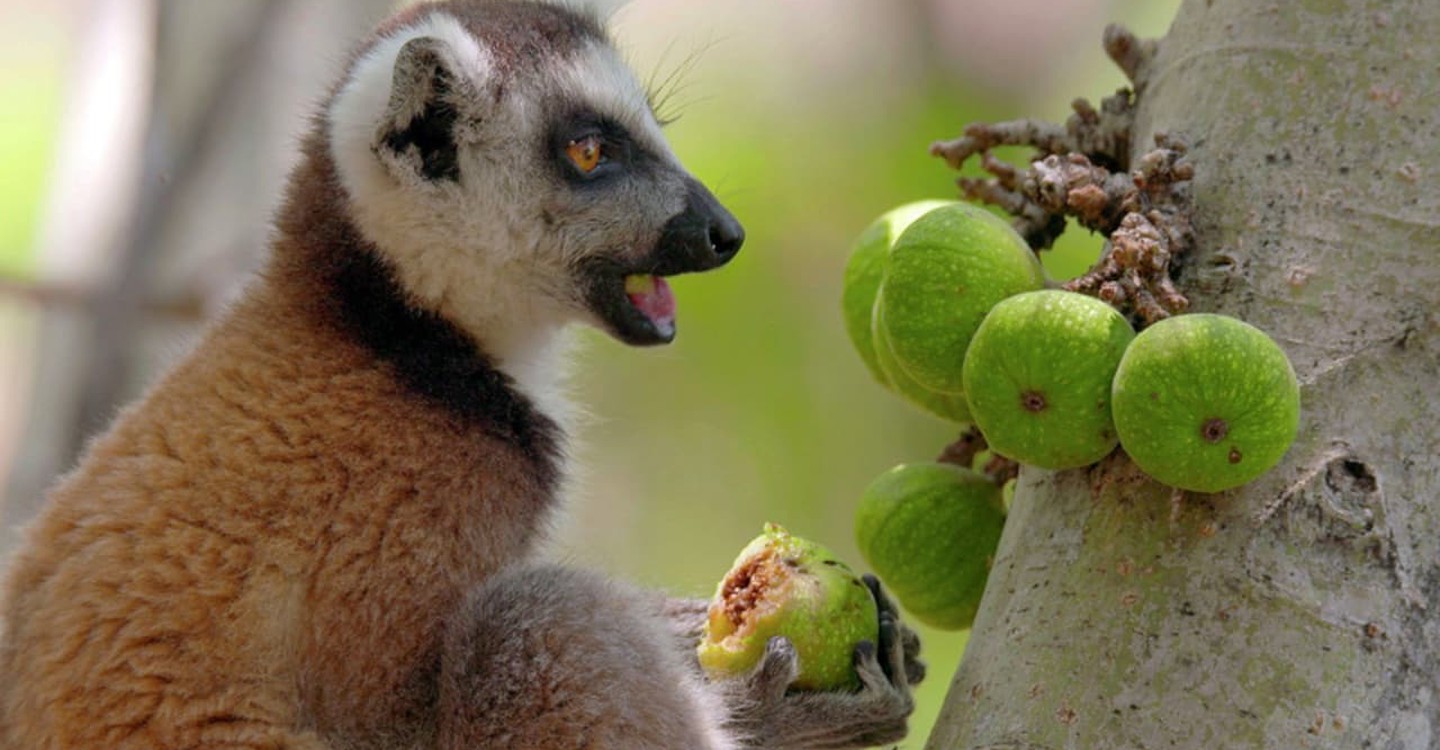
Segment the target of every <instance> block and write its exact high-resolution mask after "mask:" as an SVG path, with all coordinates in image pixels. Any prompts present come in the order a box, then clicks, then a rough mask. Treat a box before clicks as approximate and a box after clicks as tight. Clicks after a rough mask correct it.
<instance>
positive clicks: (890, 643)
mask: <svg viewBox="0 0 1440 750" xmlns="http://www.w3.org/2000/svg"><path fill="white" fill-rule="evenodd" d="M865 584H866V585H867V586H868V587H869V588H870V591H871V592H872V593H873V594H874V595H875V602H876V604H877V606H878V609H879V617H880V629H879V638H878V639H877V641H878V642H875V643H872V642H870V641H864V642H861V643H860V644H858V645H857V646H856V647H855V672H856V674H857V675H859V677H860V682H861V687H860V689H859V691H857V692H853V693H852V692H800V691H792V690H790V685H791V684H792V683H793V682H794V680H795V677H796V675H797V674H799V670H800V665H799V660H798V658H797V655H796V653H795V647H794V646H793V645H792V644H791V643H790V641H789V640H788V639H786V638H784V637H782V636H776V637H774V638H771V639H770V641H769V643H767V644H766V648H765V655H764V657H763V658H762V659H761V660H760V663H759V664H758V665H757V666H756V667H755V668H754V669H753V670H752V671H751V672H750V674H748V675H746V676H745V677H743V678H740V679H738V680H734V681H731V682H728V683H725V684H724V685H722V688H723V689H724V690H725V692H726V698H727V701H728V704H729V706H730V708H731V711H732V714H731V716H732V725H731V726H732V729H733V730H734V731H735V732H736V733H737V734H739V735H740V736H741V737H742V738H744V739H745V740H746V743H747V746H748V747H754V748H770V749H772V750H779V749H781V748H786V749H789V750H800V749H801V748H859V747H872V746H875V745H883V744H886V743H890V742H896V741H898V740H900V739H902V738H904V736H905V734H906V731H907V729H908V720H909V717H910V713H911V712H912V711H913V710H914V709H915V701H914V699H913V697H912V696H911V693H910V688H911V686H913V685H916V684H918V683H919V682H920V681H921V680H922V679H924V677H925V665H924V663H923V662H921V661H920V660H919V655H920V638H919V636H917V635H916V634H915V632H914V631H913V630H911V629H910V628H908V627H906V626H905V624H904V623H903V622H901V621H900V616H899V612H898V611H897V609H896V608H895V604H894V603H893V602H892V601H891V600H890V598H889V597H888V596H887V595H886V594H885V592H884V590H883V589H882V588H881V587H880V582H879V581H878V580H876V578H875V577H874V576H870V575H867V576H865Z"/></svg>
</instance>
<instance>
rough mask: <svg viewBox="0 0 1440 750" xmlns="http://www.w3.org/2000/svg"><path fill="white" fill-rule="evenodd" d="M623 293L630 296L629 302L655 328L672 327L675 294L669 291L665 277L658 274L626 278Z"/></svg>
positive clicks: (673, 323) (673, 322)
mask: <svg viewBox="0 0 1440 750" xmlns="http://www.w3.org/2000/svg"><path fill="white" fill-rule="evenodd" d="M625 293H626V296H628V297H629V298H630V304H632V305H634V306H635V309H636V310H639V311H640V312H641V313H643V314H644V315H645V317H647V318H649V319H650V322H651V323H654V324H655V327H656V328H659V329H662V330H666V329H669V328H673V327H674V325H675V294H674V293H673V292H671V291H670V285H669V284H667V283H665V279H663V278H660V277H659V276H644V277H638V278H637V277H631V278H629V279H626V283H625Z"/></svg>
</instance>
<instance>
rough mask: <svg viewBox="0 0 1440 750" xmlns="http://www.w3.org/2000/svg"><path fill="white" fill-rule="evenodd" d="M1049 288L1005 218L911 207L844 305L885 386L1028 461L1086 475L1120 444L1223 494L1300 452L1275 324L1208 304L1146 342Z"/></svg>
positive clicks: (1117, 319)
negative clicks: (1293, 447) (1214, 310)
mask: <svg viewBox="0 0 1440 750" xmlns="http://www.w3.org/2000/svg"><path fill="white" fill-rule="evenodd" d="M1044 286H1045V279H1044V275H1043V272H1042V271H1041V270H1040V266H1039V263H1038V261H1036V259H1035V256H1034V253H1033V252H1031V250H1030V249H1029V246H1028V245H1027V244H1026V243H1025V241H1024V240H1023V239H1022V238H1021V237H1020V236H1019V235H1018V234H1016V233H1015V231H1014V230H1013V229H1011V228H1010V226H1009V225H1008V224H1007V223H1005V222H1004V221H1002V220H1001V219H999V218H998V217H996V216H994V215H992V214H990V213H988V212H986V211H984V210H982V209H979V208H976V207H972V206H969V205H966V204H961V203H941V204H932V203H926V204H912V205H910V206H902V207H901V208H899V209H896V210H894V211H891V212H890V213H887V214H886V215H885V216H882V217H881V218H880V219H879V220H877V221H876V222H875V223H874V224H872V225H871V227H870V228H869V229H867V230H866V231H865V233H864V234H862V235H861V237H860V239H859V241H858V242H857V243H856V246H855V249H854V251H853V252H852V255H851V261H850V265H849V267H848V268H847V273H846V290H845V296H844V297H843V298H842V307H843V308H844V312H845V315H846V324H847V330H849V331H850V334H851V337H852V340H853V341H854V342H855V345H856V348H857V350H858V351H859V352H860V356H861V358H862V359H863V360H865V362H866V363H867V365H868V366H869V367H870V369H871V371H872V373H874V374H875V376H876V378H877V379H878V380H880V382H882V383H884V384H886V385H888V386H889V387H890V388H891V389H893V390H895V391H897V392H899V393H900V394H901V395H903V396H906V397H907V398H908V399H909V400H911V401H913V402H915V403H917V404H919V405H920V406H922V407H925V408H927V409H928V410H930V411H932V412H934V413H936V414H939V415H940V416H943V417H946V418H949V419H952V420H954V421H968V422H973V423H974V425H975V426H976V427H977V428H978V429H979V431H980V432H981V434H983V435H984V436H985V440H986V442H987V444H988V445H989V448H990V449H991V450H992V451H994V452H995V453H996V454H999V455H1001V456H1004V457H1006V458H1010V459H1013V460H1015V461H1018V462H1020V463H1024V464H1030V465H1033V466H1038V467H1041V468H1045V469H1057V470H1058V469H1071V468H1077V467H1081V466H1087V465H1090V464H1093V463H1095V462H1096V461H1099V460H1100V459H1101V458H1104V457H1105V456H1106V455H1108V454H1109V453H1110V452H1111V451H1113V450H1114V449H1115V447H1116V445H1117V444H1118V445H1121V446H1123V447H1124V449H1125V451H1126V453H1128V454H1129V455H1130V456H1131V458H1132V459H1134V461H1135V463H1136V464H1137V465H1138V466H1139V467H1140V468H1141V469H1142V470H1144V471H1145V472H1146V473H1148V474H1150V475H1151V476H1152V477H1154V478H1155V479H1156V480H1158V481H1160V482H1162V483H1164V484H1167V485H1170V486H1173V487H1177V488H1180V489H1184V490H1192V491H1197V492H1220V491H1223V490H1226V489H1230V488H1233V487H1237V486H1239V485H1242V484H1245V483H1246V482H1249V481H1251V480H1253V479H1255V478H1256V477H1258V476H1260V475H1261V474H1263V473H1264V472H1266V471H1268V470H1269V469H1270V468H1272V467H1273V466H1274V465H1275V464H1276V463H1278V462H1279V461H1280V459H1281V458H1282V457H1283V456H1284V454H1285V452H1286V451H1287V450H1288V449H1289V446H1290V444H1291V443H1292V442H1293V441H1294V439H1295V435H1296V431H1297V429H1298V426H1299V404H1300V396H1299V387H1298V385H1297V382H1296V379H1295V373H1294V370H1293V369H1292V368H1291V366H1290V362H1289V360H1288V359H1287V358H1286V356H1285V353H1284V352H1283V351H1282V350H1281V349H1280V347H1279V346H1277V345H1276V344H1275V342H1274V341H1272V340H1271V339H1270V337H1269V336H1267V335H1265V334H1264V333H1263V332H1262V331H1260V330H1258V329H1256V328H1255V327H1253V326H1251V325H1249V324H1247V323H1244V322H1242V321H1239V320H1236V319H1234V318H1229V317H1225V316H1221V315H1214V314H1203V313H1195V314H1187V315H1179V316H1175V317H1171V318H1166V319H1164V320H1161V321H1159V322H1156V323H1154V324H1152V325H1150V326H1149V327H1148V328H1146V329H1145V330H1144V331H1143V332H1141V333H1140V334H1139V335H1138V336H1137V335H1136V334H1135V332H1134V330H1133V329H1132V328H1131V326H1130V324H1129V322H1128V321H1127V320H1126V319H1125V317H1124V316H1122V315H1121V314H1120V313H1119V312H1117V311H1116V310H1115V309H1114V308H1112V307H1111V306H1110V305H1108V304H1106V303H1105V302H1103V301H1101V300H1099V299H1096V298H1094V297H1090V296H1086V295H1082V294H1077V293H1073V292H1067V291H1062V290H1059V289H1046V288H1044ZM867 300H868V301H870V304H871V310H870V316H871V317H870V323H871V325H870V328H869V329H868V331H865V330H863V326H862V325H861V318H862V317H863V315H862V308H863V306H864V304H865V302H866V301H867ZM902 601H903V599H902Z"/></svg>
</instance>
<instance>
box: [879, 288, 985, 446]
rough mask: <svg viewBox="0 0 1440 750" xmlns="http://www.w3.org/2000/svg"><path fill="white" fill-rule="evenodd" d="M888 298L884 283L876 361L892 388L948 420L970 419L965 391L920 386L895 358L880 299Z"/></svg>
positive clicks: (880, 292) (960, 420) (921, 406)
mask: <svg viewBox="0 0 1440 750" xmlns="http://www.w3.org/2000/svg"><path fill="white" fill-rule="evenodd" d="M884 299H885V287H884V286H883V285H882V286H881V287H880V289H879V291H878V293H877V295H876V301H877V304H876V305H875V321H874V337H873V339H872V340H873V341H874V344H875V357H876V362H877V363H878V364H879V365H880V370H881V372H882V373H884V375H885V380H886V383H887V384H888V385H889V386H890V390H891V391H893V392H894V393H895V394H897V395H899V396H900V397H901V398H903V399H905V400H906V401H909V402H910V403H912V404H914V405H916V406H918V407H920V408H921V409H924V410H925V411H928V412H930V413H931V414H934V415H935V416H937V417H940V418H941V419H948V420H950V421H951V422H969V421H970V410H969V409H968V408H967V407H966V405H965V394H963V393H960V392H959V391H956V392H954V393H942V392H940V391H932V390H930V389H929V388H926V387H925V386H923V385H920V383H919V382H917V381H916V380H915V378H913V377H911V375H910V373H908V372H906V371H905V368H904V367H903V366H901V364H900V362H899V360H897V359H896V358H895V349H894V347H893V346H891V344H890V336H889V335H888V334H887V333H886V332H885V324H884V321H883V320H882V317H881V316H882V315H883V313H884V309H883V305H882V304H880V302H881V301H883V300H884Z"/></svg>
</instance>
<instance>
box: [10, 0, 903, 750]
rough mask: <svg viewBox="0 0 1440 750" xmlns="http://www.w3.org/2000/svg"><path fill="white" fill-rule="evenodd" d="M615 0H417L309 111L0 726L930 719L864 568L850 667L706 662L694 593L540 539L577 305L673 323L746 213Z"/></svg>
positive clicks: (310, 746) (249, 734)
mask: <svg viewBox="0 0 1440 750" xmlns="http://www.w3.org/2000/svg"><path fill="white" fill-rule="evenodd" d="M603 25H604V24H603V21H602V20H601V19H599V18H596V17H593V16H592V15H589V14H587V13H586V12H582V11H577V10H574V9H571V8H568V7H564V6H562V5H558V4H548V3H542V2H536V1H533V0H451V1H450V2H440V3H435V4H427V5H420V6H415V7H411V8H409V9H407V10H403V11H401V12H400V13H399V14H398V15H396V16H395V17H394V18H392V19H391V20H389V21H388V22H386V23H384V24H383V25H382V26H381V27H380V28H379V29H378V30H377V31H376V33H375V34H374V35H373V37H371V38H370V39H369V40H368V41H365V42H364V43H363V44H362V45H361V46H360V48H359V49H358V51H357V52H356V53H355V54H354V55H353V56H352V57H351V58H350V60H349V61H348V63H347V65H346V69H345V72H344V74H343V76H342V77H341V79H340V81H339V83H338V84H337V85H336V86H335V87H334V88H333V89H332V90H331V92H330V94H329V96H328V98H327V99H326V100H325V102H324V104H323V105H322V106H321V107H320V108H319V111H318V114H317V115H316V117H315V118H314V121H313V127H312V128H311V130H310V132H309V135H308V137H306V139H305V140H304V143H303V152H302V157H301V159H300V161H299V165H298V166H297V167H296V168H295V170H294V172H293V174H292V176H291V179H290V182H289V186H288V188H287V192H286V194H285V196H284V199H283V204H282V207H281V209H280V210H279V213H278V217H277V220H276V229H275V233H274V238H273V241H272V247H271V252H270V256H269V258H268V260H267V262H266V264H265V266H264V268H263V270H262V271H261V272H260V273H258V274H257V276H256V277H255V278H253V279H252V280H251V281H250V282H249V283H248V285H247V287H246V288H245V290H244V292H243V294H242V295H241V296H240V298H239V300H238V301H237V302H236V303H234V305H233V306H232V307H231V308H230V309H229V310H228V311H227V312H226V313H225V314H224V315H223V316H222V317H221V318H220V319H219V320H218V321H217V322H215V323H213V324H212V325H211V326H210V327H209V328H208V330H207V333H206V334H205V335H204V337H203V339H202V341H201V342H200V343H199V344H198V345H197V347H196V348H195V349H194V350H193V351H192V352H191V353H190V354H189V355H188V356H186V357H185V358H183V359H182V360H181V361H180V362H179V364H178V365H176V366H175V367H174V368H173V369H171V370H170V371H169V372H168V373H167V374H166V375H165V376H164V377H163V378H162V379H161V380H160V381H159V382H158V384H156V385H154V386H153V387H152V388H151V389H150V390H149V391H148V393H147V394H145V395H144V397H143V398H142V399H141V400H140V401H139V402H138V403H136V404H134V405H132V406H130V407H129V408H127V409H125V410H124V411H123V413H121V414H120V415H119V416H118V418H117V419H116V421H115V423H114V424H113V425H112V426H111V427H110V428H109V429H108V431H107V432H105V433H104V434H103V435H101V436H100V437H98V438H97V439H95V440H94V441H93V442H92V443H91V444H90V445H89V446H88V448H87V451H86V454H85V456H84V457H83V458H82V461H81V463H80V464H79V466H78V468H76V469H75V470H74V471H73V472H71V473H70V474H69V475H67V476H66V477H64V478H63V479H62V480H61V482H60V483H59V484H58V485H57V486H56V487H55V488H54V489H53V491H52V492H51V494H50V495H49V497H48V501H47V504H46V507H45V509H44V511H43V513H42V515H41V516H40V518H39V519H38V520H37V521H36V522H35V523H34V524H33V526H32V527H31V528H30V529H28V531H27V537H26V543H25V545H24V547H23V548H22V550H21V552H20V553H19V554H18V555H17V557H16V558H15V560H14V561H13V563H12V565H11V567H10V569H9V572H8V580H7V585H6V590H5V593H4V600H3V609H0V613H3V620H4V627H5V632H4V634H3V636H0V637H3V642H0V748H3V750H82V749H83V750H102V749H104V750H129V749H137V750H162V749H163V750H182V749H190V748H205V749H209V748H245V749H248V750H260V749H261V748H265V749H267V750H362V749H365V750H372V749H373V750H382V749H383V750H395V749H401V748H413V749H416V750H419V749H420V748H425V749H429V748H447V749H454V750H459V749H460V748H518V749H522V750H526V749H530V748H536V749H540V750H545V749H547V748H592V749H597V750H605V749H621V748H623V749H625V750H647V749H653V750H662V749H664V750H673V749H677V748H682V749H686V750H689V749H692V748H693V749H697V750H728V749H730V748H742V747H751V748H753V747H767V748H782V747H794V748H806V747H817V748H818V747H858V746H863V745H871V744H880V743H884V742H890V741H894V740H896V739H898V738H900V737H901V736H903V734H904V733H905V729H906V719H907V716H908V714H909V713H910V711H911V708H912V700H911V693H910V687H911V685H912V684H914V683H915V682H917V681H918V680H919V679H920V676H921V675H922V674H923V665H922V664H921V663H920V662H919V661H918V658H917V655H918V650H919V645H918V640H917V639H916V638H915V636H914V633H913V631H910V630H909V629H908V628H906V627H905V625H904V624H903V623H902V622H901V621H900V620H899V617H898V615H897V614H896V611H895V609H894V607H893V605H892V604H891V603H890V601H889V599H888V598H887V597H886V596H885V595H884V594H883V592H881V591H880V590H879V587H878V585H877V584H874V582H873V580H872V581H871V584H872V589H873V590H874V592H875V594H876V597H877V602H878V604H879V610H880V623H879V626H880V636H879V638H878V642H877V643H869V642H866V643H862V644H860V645H859V646H858V647H857V648H856V651H855V666H856V669H857V672H858V674H859V676H860V678H861V680H862V682H863V688H861V689H860V690H859V691H857V692H853V693H841V692H836V693H800V692H795V691H792V690H789V689H788V686H789V684H790V682H791V680H792V679H793V678H794V675H795V674H796V670H797V661H796V655H795V651H794V649H793V647H792V646H791V644H790V643H789V642H788V641H786V640H785V639H783V638H776V639H773V640H772V641H771V642H770V643H769V644H768V648H767V650H766V653H765V656H764V658H763V659H762V661H761V663H760V664H759V666H757V667H756V668H755V669H754V670H753V671H752V672H751V673H749V674H746V675H741V676H739V677H737V678H734V679H731V680H724V681H711V680H708V679H706V678H705V677H704V675H702V674H701V673H700V671H699V669H698V667H697V665H696V664H695V663H694V659H693V648H694V645H695V637H696V633H697V632H698V629H699V623H700V622H701V620H702V618H703V611H704V603H703V602H697V601H693V600H684V599H669V598H667V597H665V596H663V595H661V594H659V593H655V592H647V591H642V590H640V589H637V588H634V587H632V586H629V585H627V584H623V583H620V582H617V581H612V580H609V579H607V578H604V577H601V576H599V575H597V574H594V573H587V572H584V571H580V570H572V569H567V568H562V567H557V566H553V565H547V564H545V563H543V562H541V561H538V560H536V559H535V554H534V552H533V551H534V549H535V547H536V545H537V542H538V541H539V540H540V539H541V537H542V536H543V534H544V530H545V528H546V526H547V521H548V519H550V518H551V516H552V513H553V510H554V508H555V507H556V505H557V503H558V502H559V498H558V495H559V492H560V487H561V484H562V479H563V478H564V476H565V472H566V463H565V432H564V429H565V427H564V426H565V425H566V424H567V417H566V410H565V407H564V404H563V399H562V398H561V397H560V391H559V387H558V385H557V376H556V375H555V373H556V372H557V371H558V370H559V369H560V368H559V367H558V365H557V357H559V356H560V353H559V351H558V349H560V348H561V347H560V345H559V342H560V341H561V340H562V339H563V335H562V329H564V328H565V327H566V326H567V325H568V324H570V323H572V322H584V323H589V324H591V325H593V326H596V327H598V328H600V329H602V330H604V331H606V332H608V333H609V334H611V335H612V336H613V337H614V338H616V339H619V340H620V341H622V342H625V343H628V344H632V345H652V344H662V343H666V342H668V341H669V340H670V339H671V338H672V337H673V336H674V334H675V326H674V320H675V314H674V312H675V299H674V296H673V294H672V293H671V291H670V288H669V286H668V284H667V283H666V281H665V277H667V276H672V275H675V274H681V273H689V272H698V271H705V270H709V269H713V268H716V267H719V266H721V265H723V264H725V263H726V262H727V261H729V260H730V259H731V258H732V257H733V256H734V255H735V254H736V251H737V250H739V248H740V245H741V243H742V241H743V236H744V233H743V230H742V228H741V226H740V224H739V223H738V222H737V221H736V219H735V218H734V217H733V216H732V215H731V214H730V213H729V212H727V211H726V210H725V209H724V208H723V207H722V206H721V204H720V203H719V202H718V201H717V200H716V198H715V197H714V196H713V195H712V194H711V193H710V192H709V191H707V190H706V189H705V188H704V187H703V186H702V185H701V184H700V183H699V182H697V181H696V180H695V179H694V178H693V177H692V176H690V175H689V174H688V173H687V172H686V171H685V169H684V168H683V167H682V166H681V164H680V162H679V161H678V160H677V158H676V157H675V155H674V154H673V153H672V152H671V150H670V148H669V147H668V146H667V144H666V142H665V140H664V138H663V136H662V134H661V132H660V129H659V126H658V124H657V121H656V118H655V115H654V113H653V111H652V109H651V107H650V106H649V104H648V103H647V98H646V94H645V91H644V90H643V88H642V87H641V86H640V85H639V84H638V83H637V82H636V80H635V78H634V76H633V75H632V74H631V73H630V72H629V70H628V69H627V68H626V67H625V65H624V64H623V62H622V60H621V57H620V55H619V54H618V53H617V52H616V50H615V48H614V47H613V46H612V44H611V43H610V42H609V41H608V39H607V35H606V32H605V30H604V28H603Z"/></svg>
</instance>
